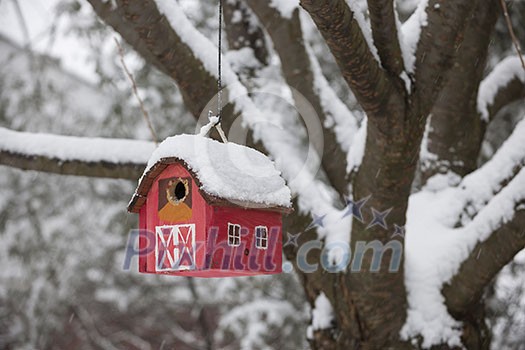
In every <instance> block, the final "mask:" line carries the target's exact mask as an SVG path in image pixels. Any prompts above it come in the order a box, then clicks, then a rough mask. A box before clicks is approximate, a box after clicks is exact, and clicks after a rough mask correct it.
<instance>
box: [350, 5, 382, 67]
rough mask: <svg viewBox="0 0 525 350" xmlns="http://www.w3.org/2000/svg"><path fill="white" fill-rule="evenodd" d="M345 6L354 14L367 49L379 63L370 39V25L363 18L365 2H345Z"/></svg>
mask: <svg viewBox="0 0 525 350" xmlns="http://www.w3.org/2000/svg"><path fill="white" fill-rule="evenodd" d="M346 4H347V5H348V7H349V8H350V10H351V11H352V12H353V14H354V18H355V20H356V21H357V24H359V27H360V28H361V33H363V36H364V38H365V41H366V43H367V44H368V48H369V49H370V52H371V53H372V56H374V58H375V60H376V61H377V62H378V63H380V59H379V54H378V53H377V48H376V46H375V44H374V39H373V38H372V29H371V28H370V23H369V21H368V20H367V18H368V17H367V18H365V16H364V14H365V13H367V12H368V5H367V3H366V2H365V1H355V0H346Z"/></svg>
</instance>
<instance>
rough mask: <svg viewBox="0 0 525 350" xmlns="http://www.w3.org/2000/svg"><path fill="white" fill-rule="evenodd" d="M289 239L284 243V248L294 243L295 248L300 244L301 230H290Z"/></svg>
mask: <svg viewBox="0 0 525 350" xmlns="http://www.w3.org/2000/svg"><path fill="white" fill-rule="evenodd" d="M286 235H287V237H288V238H287V240H286V243H285V244H284V245H283V248H284V247H286V246H289V245H293V246H294V247H295V248H297V247H298V246H299V244H298V243H297V240H298V239H299V236H300V235H301V232H299V233H296V234H295V235H294V234H291V233H290V232H286Z"/></svg>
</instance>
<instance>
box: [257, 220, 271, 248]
mask: <svg viewBox="0 0 525 350" xmlns="http://www.w3.org/2000/svg"><path fill="white" fill-rule="evenodd" d="M255 246H256V247H257V248H259V249H266V248H268V228H267V227H266V226H256V227H255Z"/></svg>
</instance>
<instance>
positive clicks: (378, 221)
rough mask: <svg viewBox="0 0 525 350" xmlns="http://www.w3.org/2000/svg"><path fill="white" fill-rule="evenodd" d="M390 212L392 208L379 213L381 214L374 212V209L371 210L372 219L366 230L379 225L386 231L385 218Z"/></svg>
mask: <svg viewBox="0 0 525 350" xmlns="http://www.w3.org/2000/svg"><path fill="white" fill-rule="evenodd" d="M391 211H392V208H390V209H387V210H385V211H381V212H380V211H378V210H376V209H375V208H372V215H373V216H374V218H373V219H372V221H370V223H369V224H368V226H367V227H366V228H367V229H369V228H370V227H374V226H375V225H379V226H381V227H382V228H384V229H385V230H386V229H387V228H388V226H387V224H386V217H387V216H388V214H390V212H391Z"/></svg>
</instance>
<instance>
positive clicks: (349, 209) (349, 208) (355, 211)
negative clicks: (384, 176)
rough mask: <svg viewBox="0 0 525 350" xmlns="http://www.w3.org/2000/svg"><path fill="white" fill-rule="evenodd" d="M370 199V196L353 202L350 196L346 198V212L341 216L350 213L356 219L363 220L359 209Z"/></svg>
mask: <svg viewBox="0 0 525 350" xmlns="http://www.w3.org/2000/svg"><path fill="white" fill-rule="evenodd" d="M369 199H370V196H368V197H365V198H361V199H360V200H358V201H357V202H354V201H353V200H352V199H351V198H347V199H346V212H345V213H344V214H343V218H344V217H347V216H349V215H352V216H353V217H354V218H356V219H357V220H359V221H361V222H363V213H362V211H361V209H362V208H363V206H364V205H365V203H366V202H367V201H368V200H369Z"/></svg>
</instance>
